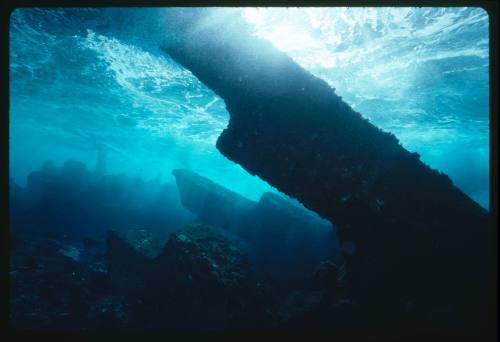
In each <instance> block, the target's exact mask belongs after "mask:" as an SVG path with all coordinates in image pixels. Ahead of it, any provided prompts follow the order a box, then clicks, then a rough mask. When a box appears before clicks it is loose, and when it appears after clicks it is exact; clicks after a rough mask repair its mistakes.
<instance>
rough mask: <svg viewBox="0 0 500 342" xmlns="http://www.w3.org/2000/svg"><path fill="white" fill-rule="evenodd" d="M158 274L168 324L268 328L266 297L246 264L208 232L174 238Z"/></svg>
mask: <svg viewBox="0 0 500 342" xmlns="http://www.w3.org/2000/svg"><path fill="white" fill-rule="evenodd" d="M154 270H155V272H154V273H153V274H152V275H151V281H153V280H154V286H153V288H154V289H156V291H153V293H159V292H161V293H162V295H161V296H159V297H158V300H160V301H161V303H160V305H161V304H163V305H164V307H165V308H166V311H165V312H164V315H165V318H166V319H165V321H164V324H167V325H169V326H173V327H176V328H187V329H210V330H212V329H215V330H220V329H227V328H252V327H258V326H261V327H262V326H263V325H265V321H266V319H267V318H266V311H265V303H264V301H263V299H264V297H263V294H262V293H261V289H260V288H259V285H258V282H257V280H256V278H255V276H254V275H253V273H252V271H251V268H250V264H249V262H248V260H246V259H245V258H244V256H243V255H242V254H241V253H240V252H239V250H238V249H237V248H236V247H235V246H234V245H231V244H230V243H228V242H227V240H225V239H224V237H223V236H222V235H220V234H217V233H216V232H215V231H214V230H213V229H211V228H210V227H207V226H204V225H193V226H188V227H185V228H183V229H181V230H180V231H178V232H176V233H175V234H172V235H171V236H170V238H169V240H168V242H167V243H166V244H165V247H164V249H163V251H162V253H161V254H160V255H159V256H158V258H157V259H156V260H155V266H154Z"/></svg>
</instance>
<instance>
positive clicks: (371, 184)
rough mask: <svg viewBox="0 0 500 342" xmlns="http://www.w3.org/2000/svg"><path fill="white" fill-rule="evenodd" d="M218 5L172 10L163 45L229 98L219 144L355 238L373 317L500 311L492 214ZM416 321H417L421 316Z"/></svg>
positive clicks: (481, 316)
mask: <svg viewBox="0 0 500 342" xmlns="http://www.w3.org/2000/svg"><path fill="white" fill-rule="evenodd" d="M211 13H212V12H211V10H210V9H199V10H195V9H179V10H178V11H172V12H171V16H169V17H168V18H167V19H166V20H165V23H166V25H167V28H168V29H169V30H172V32H178V34H177V35H176V39H175V40H174V41H173V42H171V43H168V44H167V45H165V46H164V47H163V48H164V51H165V52H167V53H168V54H169V55H170V56H172V57H173V58H174V59H175V60H176V61H177V62H179V63H180V64H182V65H183V66H184V67H186V68H187V69H189V70H190V71H191V72H192V73H193V74H194V75H195V76H196V77H197V78H198V79H199V80H200V81H202V82H203V83H204V84H205V85H206V86H208V87H209V88H210V89H212V90H213V91H214V92H215V93H217V94H218V95H219V96H220V97H221V98H222V99H224V101H225V103H226V107H227V110H228V112H229V113H230V120H229V125H228V127H227V128H226V129H225V130H224V131H223V132H222V134H221V136H220V137H219V139H218V141H217V148H218V149H219V151H220V152H221V153H222V154H223V155H225V156H226V157H227V158H229V159H230V160H232V161H234V162H236V163H238V164H240V165H241V166H242V167H243V168H245V169H246V170H247V171H248V172H249V173H251V174H252V175H258V176H259V177H260V178H262V179H263V180H265V181H267V182H269V183H270V184H271V185H273V186H274V187H276V188H277V189H278V190H280V191H282V192H284V193H286V194H287V195H289V196H291V197H294V198H297V199H299V200H300V202H302V203H303V204H304V206H306V207H307V208H309V209H311V210H314V211H315V212H316V213H318V214H319V215H321V216H322V217H324V218H327V219H329V220H330V221H331V222H332V223H333V224H334V225H336V226H337V227H338V236H339V238H340V239H341V240H342V241H344V242H352V243H354V245H355V247H356V251H355V252H354V253H352V255H350V256H349V263H348V272H349V273H350V284H349V285H348V286H349V287H350V289H351V290H352V291H353V296H354V299H355V300H356V302H357V303H359V306H360V308H362V311H363V314H362V315H364V316H362V317H365V318H366V320H364V321H365V322H369V324H373V325H374V326H384V325H391V324H392V325H394V324H396V325H397V323H408V322H410V323H411V322H419V323H422V322H423V323H425V324H430V325H432V326H438V327H442V326H453V327H455V326H456V327H463V326H465V327H471V326H475V325H478V326H479V325H484V324H489V323H492V321H491V319H492V318H494V313H493V310H494V299H493V298H494V297H493V294H494V287H495V283H496V281H495V271H494V261H493V260H494V235H493V229H492V228H491V225H490V224H489V220H490V216H489V214H488V212H487V211H486V210H484V209H483V208H481V207H480V206H479V205H478V204H476V203H475V202H474V201H473V200H471V199H470V198H469V197H468V196H466V195H465V194H464V193H463V192H462V191H460V190H459V189H458V188H457V187H456V186H454V185H453V184H452V182H451V180H450V179H449V177H448V176H447V175H445V174H443V173H440V172H438V171H436V170H433V169H431V168H430V167H429V166H427V165H426V164H424V163H423V162H422V161H420V159H419V155H418V154H417V153H411V152H409V151H407V150H406V149H404V148H403V147H402V146H401V145H400V144H399V142H398V139H397V138H396V137H395V136H394V135H393V134H391V133H388V132H384V131H382V130H380V129H379V128H377V127H375V126H374V125H373V124H371V123H370V122H369V121H368V120H367V119H365V118H363V117H362V116H361V114H360V113H357V112H356V111H354V110H353V109H352V108H351V107H350V106H349V105H347V104H346V103H345V102H344V101H342V99H341V98H340V97H339V96H338V95H336V94H335V92H334V89H332V88H331V87H330V86H329V85H328V84H327V83H326V82H325V81H323V80H321V79H319V78H317V77H315V76H313V75H311V74H310V73H309V72H307V71H306V70H304V69H303V68H301V67H300V66H299V65H297V64H296V63H295V62H294V61H293V60H292V59H291V58H290V57H289V56H287V55H286V54H285V53H282V52H280V51H278V50H277V49H276V48H274V47H273V46H272V45H271V44H270V43H269V42H266V41H264V40H261V39H259V38H257V37H255V36H252V35H251V34H249V32H247V31H246V29H245V28H244V27H243V26H239V24H238V23H236V22H235V21H231V20H225V19H224V18H222V19H220V20H218V19H217V17H216V16H213V17H212V16H211ZM419 323H417V324H419Z"/></svg>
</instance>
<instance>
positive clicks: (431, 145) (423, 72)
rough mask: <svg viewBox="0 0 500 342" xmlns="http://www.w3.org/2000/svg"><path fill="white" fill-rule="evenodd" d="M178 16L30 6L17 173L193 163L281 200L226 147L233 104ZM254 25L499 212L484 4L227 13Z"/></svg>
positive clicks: (25, 14)
mask: <svg viewBox="0 0 500 342" xmlns="http://www.w3.org/2000/svg"><path fill="white" fill-rule="evenodd" d="M168 11H169V10H168V9H123V10H120V9H64V10H61V9H19V10H16V11H14V12H13V13H12V15H11V22H10V52H9V54H10V175H11V177H12V178H14V180H15V181H16V182H18V183H20V184H22V185H23V184H25V182H26V176H27V175H28V174H29V173H30V172H31V171H33V170H35V169H38V168H39V167H40V166H41V164H42V163H43V161H45V160H49V159H50V160H54V161H55V162H56V163H59V164H61V163H62V162H64V161H65V160H67V159H75V160H80V161H83V162H85V163H86V164H87V165H88V166H89V168H91V169H93V168H94V165H95V163H96V158H97V153H98V152H97V151H98V149H99V148H103V147H104V148H105V149H106V150H107V151H108V154H107V156H108V161H107V172H108V173H126V174H129V175H138V176H140V177H142V178H144V179H152V178H155V177H157V176H158V175H160V176H161V177H162V178H163V179H164V180H167V181H171V180H173V178H172V176H171V174H170V172H171V170H172V169H174V168H189V169H192V170H193V171H196V172H198V173H200V174H202V175H204V176H206V177H208V178H210V179H212V180H213V181H215V182H217V183H219V184H221V185H223V186H225V187H228V188H230V189H232V190H233V191H235V192H238V193H240V194H242V195H244V196H246V197H248V198H250V199H253V200H257V199H258V198H259V197H260V195H261V194H262V192H264V191H276V190H274V189H273V188H272V187H271V186H270V185H268V184H267V183H265V182H264V181H262V180H260V179H259V178H258V177H254V176H251V175H249V174H248V173H247V172H246V171H244V170H243V169H242V168H241V167H240V166H238V165H236V164H234V163H233V162H231V161H229V160H227V159H226V158H225V157H224V156H222V155H221V154H220V153H219V152H218V151H217V150H216V148H215V141H216V140H217V137H218V136H219V134H220V133H221V132H222V130H223V129H224V128H225V127H226V125H227V122H228V119H229V114H228V113H227V111H226V109H225V105H224V102H223V101H222V100H221V99H220V98H219V97H218V96H216V95H215V94H214V93H213V92H212V91H211V90H210V89H208V88H207V87H205V86H204V85H203V84H201V83H200V82H199V81H198V80H197V79H196V78H195V77H194V76H193V75H192V74H191V73H190V72H189V71H188V70H186V69H184V68H183V67H181V66H180V65H178V64H177V63H176V62H174V61H173V60H172V59H171V58H170V57H169V56H168V55H166V54H165V53H163V52H161V50H160V46H161V43H162V42H164V41H165V40H168V39H174V38H173V37H175V32H164V31H162V25H161V24H162V20H163V18H164V16H165V13H166V12H168ZM219 12H220V15H221V16H222V15H226V16H228V17H230V19H231V20H240V21H241V22H242V23H244V24H245V25H249V27H250V28H251V30H252V31H253V32H254V34H255V35H258V36H260V37H262V38H263V39H267V40H269V41H271V42H272V43H273V44H274V45H275V46H276V47H277V48H278V49H280V50H282V51H284V52H286V53H287V54H289V55H290V56H291V57H292V58H293V59H295V60H296V61H297V63H299V64H300V65H301V66H302V67H304V68H305V69H307V70H309V71H310V72H312V73H313V74H315V75H316V76H318V77H321V78H323V79H325V80H326V81H327V82H329V83H330V84H331V85H332V86H333V87H334V88H335V89H336V91H337V93H338V94H339V95H341V96H342V97H343V98H344V99H345V101H346V102H347V103H349V104H350V105H351V106H352V107H353V108H354V109H356V110H357V111H359V112H361V113H362V114H363V115H364V116H366V117H367V118H369V119H370V120H371V121H372V122H373V123H375V124H376V125H377V126H379V127H381V128H382V129H385V130H387V131H391V132H393V133H394V134H395V135H396V136H397V137H398V138H399V139H400V141H401V143H402V144H403V146H405V147H406V148H407V149H409V150H411V151H416V152H418V153H419V154H420V155H421V158H422V160H423V161H424V162H426V163H428V164H429V165H431V166H432V167H433V168H435V169H438V170H440V171H443V172H445V173H447V174H448V175H449V176H450V178H451V179H452V180H453V182H454V183H455V184H456V185H457V186H458V187H459V188H461V189H462V190H463V191H464V192H465V193H467V194H468V195H469V196H471V197H472V198H473V199H474V200H476V201H477V202H478V203H480V204H481V205H482V206H483V207H485V208H488V205H489V140H488V139H489V97H488V96H489V82H488V77H489V76H488V68H489V64H488V58H489V46H488V41H489V37H488V16H487V14H486V12H484V11H483V10H481V9H478V8H418V9H417V8H350V9H346V8H328V9H322V8H315V9H266V8H264V9H254V8H246V9H234V10H222V9H221V10H220V11H219Z"/></svg>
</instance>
